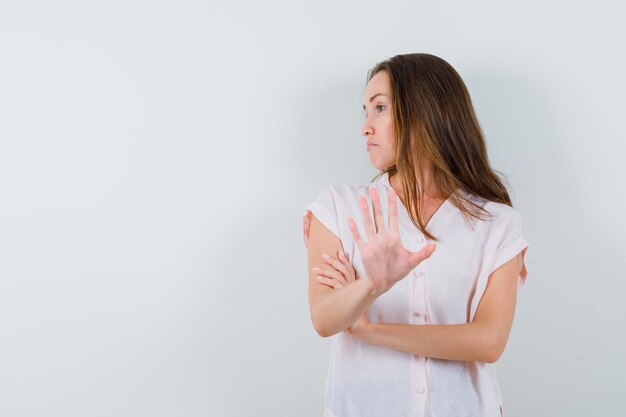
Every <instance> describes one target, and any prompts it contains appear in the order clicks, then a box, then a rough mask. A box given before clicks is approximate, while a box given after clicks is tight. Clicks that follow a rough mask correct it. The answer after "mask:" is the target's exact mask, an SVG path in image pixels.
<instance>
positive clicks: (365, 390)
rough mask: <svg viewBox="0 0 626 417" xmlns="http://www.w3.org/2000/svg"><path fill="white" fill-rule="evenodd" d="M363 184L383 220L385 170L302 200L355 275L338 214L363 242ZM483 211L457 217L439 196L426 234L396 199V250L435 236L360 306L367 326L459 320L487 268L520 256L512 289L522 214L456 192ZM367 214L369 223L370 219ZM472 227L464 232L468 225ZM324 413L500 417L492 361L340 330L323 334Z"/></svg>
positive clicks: (351, 248)
mask: <svg viewBox="0 0 626 417" xmlns="http://www.w3.org/2000/svg"><path fill="white" fill-rule="evenodd" d="M368 187H376V189H377V190H378V194H379V195H380V200H381V206H382V212H383V215H384V219H385V225H386V227H388V225H389V204H388V191H389V189H390V187H391V185H390V183H389V174H388V173H385V174H383V175H382V176H380V177H378V178H377V179H376V180H375V181H374V182H372V183H371V184H367V185H331V186H328V187H326V188H325V189H324V190H322V192H321V193H320V194H319V196H318V198H317V199H316V200H315V201H314V202H312V203H311V204H309V205H308V206H307V207H306V211H305V214H307V215H310V214H311V213H312V214H313V215H315V217H316V218H317V219H318V220H319V221H320V222H321V223H322V224H323V225H324V226H325V227H326V228H327V229H328V230H330V231H331V232H332V233H333V234H335V235H336V236H337V237H338V238H339V239H340V240H341V243H342V246H343V249H344V252H345V253H346V255H347V257H348V259H349V260H350V262H351V264H352V266H353V268H354V269H355V270H356V272H357V274H358V275H360V276H363V275H364V268H363V263H362V261H361V258H360V255H359V250H358V247H357V245H356V242H355V241H354V239H353V237H352V233H351V232H350V229H349V227H348V223H347V221H346V219H347V217H352V218H354V219H355V221H356V223H357V226H358V229H359V233H360V235H361V237H362V238H363V239H364V240H367V233H366V231H365V227H364V223H363V217H362V215H361V211H360V208H359V196H365V198H366V199H367V201H368V203H369V207H370V214H371V215H372V214H373V209H372V202H371V198H370V194H369V191H368ZM457 192H458V193H461V194H463V195H465V196H467V197H469V198H470V199H471V200H472V201H473V202H475V203H476V204H478V205H480V206H481V207H483V208H484V209H486V210H487V211H488V212H489V213H490V214H491V215H492V218H491V219H490V220H477V219H473V218H472V222H471V224H468V223H467V222H466V219H465V217H464V216H463V215H462V213H461V211H460V210H459V209H458V208H457V207H456V206H455V205H454V203H453V202H452V200H451V199H450V198H448V199H447V200H446V201H445V202H444V203H443V204H442V205H441V206H440V208H439V209H438V210H437V211H436V212H435V213H434V214H433V216H432V218H431V219H430V220H429V222H428V225H427V230H428V231H429V232H431V233H432V234H433V235H434V236H436V237H438V238H439V239H440V240H439V242H435V241H431V240H429V239H426V238H425V236H424V235H423V234H422V233H421V231H420V230H419V229H418V228H417V227H416V226H415V225H414V224H413V223H412V221H411V219H410V217H409V214H408V211H407V209H406V208H405V207H404V205H403V204H402V202H401V201H400V199H399V198H398V199H397V203H398V215H399V218H398V224H399V232H400V237H401V240H402V243H403V245H404V247H405V248H406V249H408V250H410V251H417V250H419V249H420V248H422V247H423V246H425V245H428V244H430V243H435V244H436V245H437V250H436V251H435V252H434V253H433V254H432V256H431V257H430V258H428V259H426V260H425V261H423V262H422V263H421V264H420V265H418V266H417V267H416V268H415V269H414V270H413V271H411V272H410V273H409V274H408V275H407V276H406V277H405V278H403V279H402V280H400V281H399V282H398V283H396V284H395V285H394V286H393V287H392V288H391V289H390V290H389V291H387V292H386V293H384V294H383V295H381V296H380V297H379V298H378V299H376V300H375V301H374V303H373V304H372V305H371V306H370V307H369V308H368V309H367V310H366V311H365V316H366V317H367V319H368V320H369V321H371V322H376V323H406V324H416V325H420V324H460V323H469V322H471V321H473V320H474V317H475V314H476V310H477V308H478V304H479V302H480V299H481V297H482V295H483V293H484V291H485V288H486V286H487V281H488V279H489V275H490V274H491V273H492V272H493V271H495V270H496V269H497V268H498V267H500V266H501V265H503V264H504V263H506V262H507V261H509V260H511V259H512V258H513V257H515V256H519V257H520V259H521V262H520V269H519V274H518V288H521V287H522V286H523V285H524V282H525V280H526V276H527V272H526V268H525V266H524V263H523V261H524V254H525V252H526V250H527V248H528V242H526V241H525V240H524V238H523V237H522V218H521V216H520V214H519V213H518V212H517V211H516V210H515V209H513V208H511V207H510V206H508V205H506V204H501V203H495V202H492V201H487V200H485V199H482V198H480V197H477V196H474V195H472V194H468V193H466V192H464V191H463V190H461V189H459V190H457ZM371 218H372V221H373V217H371ZM471 226H473V229H472V227H471ZM330 339H331V354H330V362H329V367H328V373H327V378H326V383H325V387H324V390H325V406H324V414H323V416H324V417H501V416H503V407H502V399H501V395H500V389H499V386H498V381H497V376H496V369H495V363H488V362H474V361H454V360H442V359H436V358H430V357H424V356H419V355H413V354H411V353H407V352H400V351H397V350H394V349H390V348H386V347H382V346H378V345H374V344H369V343H366V342H361V341H359V340H358V339H356V338H355V337H353V336H351V335H350V334H348V333H347V332H346V331H342V332H340V333H337V334H335V335H333V336H331V337H330Z"/></svg>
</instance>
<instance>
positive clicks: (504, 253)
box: [303, 54, 528, 417]
mask: <svg viewBox="0 0 626 417" xmlns="http://www.w3.org/2000/svg"><path fill="white" fill-rule="evenodd" d="M367 81H368V82H367V86H366V88H365V97H364V100H363V109H364V110H365V123H364V125H363V129H362V132H361V133H362V134H363V136H365V137H366V138H367V145H366V146H367V152H368V153H369V157H370V160H371V163H372V165H374V166H375V167H376V168H377V169H379V170H380V173H379V174H378V175H377V176H376V177H375V178H374V179H373V180H372V182H371V183H370V184H368V185H358V186H353V185H332V186H329V187H327V188H325V189H324V190H323V191H322V192H321V194H320V195H319V197H318V198H317V200H316V201H314V202H313V203H311V204H309V205H308V206H307V210H306V214H305V217H304V219H303V220H304V238H305V245H307V249H308V264H309V271H310V272H309V304H310V309H311V320H312V323H313V326H314V328H315V330H316V331H317V332H318V333H319V334H320V335H321V336H322V337H329V336H332V339H331V341H332V344H331V356H330V365H329V368H328V375H327V380H326V386H325V395H326V403H325V408H324V416H325V417H367V416H372V417H373V416H376V417H406V416H419V417H424V416H429V417H460V416H472V417H498V416H502V415H503V407H502V400H501V395H500V390H499V387H498V381H497V377H496V371H495V362H496V361H497V360H498V358H499V357H500V355H502V352H503V351H504V348H505V346H506V344H507V340H508V336H509V332H510V330H511V326H512V323H513V317H514V311H515V303H516V298H517V290H518V289H519V288H521V286H522V285H523V283H524V281H525V279H526V275H527V273H526V268H525V266H524V255H525V252H526V250H527V248H528V243H527V242H526V241H525V240H524V239H523V237H522V219H521V216H520V215H519V213H518V212H517V211H516V210H515V209H513V207H512V204H511V200H510V197H509V195H508V192H507V189H506V187H505V186H504V184H503V183H502V181H501V180H500V178H499V177H498V175H496V173H495V171H494V170H493V169H492V168H491V167H490V164H489V159H488V156H487V151H486V146H485V141H484V139H483V134H482V131H481V129H480V126H479V123H478V120H477V119H476V115H475V113H474V110H473V107H472V103H471V99H470V95H469V93H468V91H467V88H466V87H465V84H464V83H463V80H462V79H461V77H460V76H459V75H458V73H457V72H456V71H455V70H454V68H452V66H450V64H448V63H447V62H446V61H444V60H443V59H441V58H438V57H436V56H433V55H430V54H407V55H397V56H394V57H392V58H390V59H388V60H386V61H383V62H380V63H378V64H377V65H376V66H375V67H374V68H373V69H371V70H370V71H369V73H368V77H367ZM370 205H371V206H372V210H371V212H370Z"/></svg>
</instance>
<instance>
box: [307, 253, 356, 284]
mask: <svg viewBox="0 0 626 417" xmlns="http://www.w3.org/2000/svg"><path fill="white" fill-rule="evenodd" d="M337 253H338V259H336V258H333V257H330V256H328V255H326V254H323V255H322V257H323V258H324V261H325V262H326V263H328V264H329V265H330V266H331V267H332V268H333V269H322V268H318V267H315V268H313V271H315V272H316V273H317V274H318V275H319V276H318V277H316V278H318V281H320V282H322V281H323V283H324V284H326V285H330V286H332V287H333V288H341V287H343V286H344V285H348V284H349V283H350V282H353V281H355V279H356V272H355V271H354V268H353V267H352V264H351V263H350V260H349V259H348V258H347V257H346V256H345V254H344V253H343V252H342V251H338V252H337ZM320 278H322V279H320Z"/></svg>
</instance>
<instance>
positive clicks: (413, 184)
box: [366, 53, 513, 241]
mask: <svg viewBox="0 0 626 417" xmlns="http://www.w3.org/2000/svg"><path fill="white" fill-rule="evenodd" d="M380 71H386V72H387V75H388V77H389V82H390V87H391V94H392V109H391V110H392V114H393V127H394V130H395V133H396V155H397V157H396V164H395V165H392V166H391V167H388V168H385V169H383V170H381V172H380V173H379V174H378V175H377V176H376V177H375V178H374V180H375V179H376V178H378V177H380V176H381V175H383V174H385V173H386V172H388V173H389V176H392V175H394V174H398V177H399V179H400V181H401V183H402V189H403V194H404V196H406V202H407V205H408V206H407V210H408V212H409V216H410V218H411V220H412V221H413V224H415V226H416V227H418V228H419V229H420V230H421V231H422V233H424V235H425V236H426V237H428V238H429V239H431V240H435V241H438V239H437V238H436V237H434V236H433V235H432V234H430V233H429V232H428V231H427V230H426V225H425V224H424V221H423V219H422V216H423V214H422V212H421V209H420V208H421V204H420V203H421V200H422V198H423V196H422V193H423V192H424V191H427V190H420V189H419V185H418V184H425V182H424V170H425V169H429V170H430V174H431V176H430V186H431V187H432V190H435V192H436V193H437V195H438V196H450V199H451V201H452V202H453V203H454V204H455V205H456V206H457V207H458V208H459V210H461V212H462V214H463V216H464V217H465V219H466V221H468V223H470V226H472V225H471V221H470V220H471V219H470V217H474V218H476V219H481V220H484V219H485V218H488V217H489V216H490V214H489V212H487V211H486V210H485V209H483V208H482V207H480V206H479V205H477V204H475V203H474V202H473V201H471V200H470V199H468V198H466V197H465V196H464V195H463V193H458V192H456V190H457V189H461V190H462V191H464V192H466V193H470V194H473V195H475V196H478V197H482V198H484V199H486V200H489V201H494V202H498V203H504V204H507V205H509V206H511V207H513V205H512V203H511V199H510V197H509V193H508V191H507V188H506V187H505V186H504V184H503V182H502V180H501V179H500V178H499V177H498V174H500V175H502V174H501V173H499V172H498V171H495V170H494V169H492V168H491V166H490V164H489V158H488V156H487V147H486V145H485V140H484V137H483V132H482V130H481V128H480V124H479V123H478V119H477V118H476V114H475V112H474V108H473V106H472V101H471V98H470V95H469V92H468V91H467V88H466V87H465V83H464V82H463V80H462V79H461V76H460V75H459V74H458V73H457V72H456V70H455V69H454V68H453V67H452V66H451V65H450V64H449V63H448V62H446V61H445V60H443V59H441V58H439V57H437V56H434V55H431V54H426V53H415V54H404V55H396V56H394V57H391V58H389V59H387V60H385V61H382V62H379V63H378V64H376V65H375V66H374V67H373V68H372V69H371V70H369V71H368V75H367V83H369V81H370V80H371V79H372V77H373V76H374V75H376V74H377V73H378V72H380ZM367 83H366V85H367ZM415 168H417V169H415ZM416 173H417V175H418V176H419V183H418V181H417V178H416ZM502 176H503V177H504V175H502ZM372 181H373V180H372ZM413 212H415V213H417V218H414V216H413Z"/></svg>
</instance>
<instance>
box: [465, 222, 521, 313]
mask: <svg viewBox="0 0 626 417" xmlns="http://www.w3.org/2000/svg"><path fill="white" fill-rule="evenodd" d="M496 221H497V222H498V223H496V224H494V226H493V229H492V230H491V231H490V236H489V239H488V242H487V244H486V245H485V250H486V252H485V254H484V259H483V266H484V268H483V271H482V272H481V274H480V276H479V277H478V282H477V283H476V292H475V293H474V296H473V298H472V301H471V306H470V321H474V317H475V315H476V311H477V310H478V305H479V303H480V300H481V299H482V297H483V294H484V292H485V289H486V288H487V283H488V282H489V276H490V275H491V274H492V273H493V272H494V271H495V270H496V269H498V268H500V267H501V266H502V265H504V264H505V263H507V262H508V261H510V260H511V259H513V257H515V256H519V257H520V263H519V269H518V274H517V289H518V290H519V289H520V288H522V286H523V285H524V283H525V282H526V275H527V271H526V266H525V265H524V256H525V255H526V250H527V249H528V242H526V240H524V238H523V236H522V217H521V216H520V214H519V213H518V212H517V211H515V210H513V211H512V212H511V214H509V215H507V216H506V218H505V219H503V220H496Z"/></svg>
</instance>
